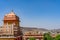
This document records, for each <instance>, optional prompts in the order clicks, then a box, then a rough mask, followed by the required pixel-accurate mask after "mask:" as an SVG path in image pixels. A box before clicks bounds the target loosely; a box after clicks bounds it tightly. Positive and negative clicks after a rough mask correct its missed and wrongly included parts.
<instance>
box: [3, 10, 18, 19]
mask: <svg viewBox="0 0 60 40" xmlns="http://www.w3.org/2000/svg"><path fill="white" fill-rule="evenodd" d="M4 20H19V17H18V16H17V15H16V14H15V13H14V12H13V11H11V12H10V13H8V14H6V15H5V16H4Z"/></svg>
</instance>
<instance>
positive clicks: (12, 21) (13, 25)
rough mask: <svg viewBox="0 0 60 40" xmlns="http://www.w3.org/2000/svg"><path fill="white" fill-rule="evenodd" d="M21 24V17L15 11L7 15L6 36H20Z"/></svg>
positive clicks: (5, 18) (5, 17)
mask: <svg viewBox="0 0 60 40" xmlns="http://www.w3.org/2000/svg"><path fill="white" fill-rule="evenodd" d="M19 22H20V21H19V17H18V16H17V15H16V14H15V13H14V12H13V11H11V12H10V13H8V14H6V15H5V16H4V20H3V23H4V25H3V28H4V29H3V30H4V35H12V36H19V35H20V26H19Z"/></svg>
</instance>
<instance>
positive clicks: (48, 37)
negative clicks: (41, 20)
mask: <svg viewBox="0 0 60 40" xmlns="http://www.w3.org/2000/svg"><path fill="white" fill-rule="evenodd" d="M44 40H53V38H52V37H51V36H50V33H45V34H44Z"/></svg>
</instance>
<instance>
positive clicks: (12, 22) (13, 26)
mask: <svg viewBox="0 0 60 40" xmlns="http://www.w3.org/2000/svg"><path fill="white" fill-rule="evenodd" d="M24 29H25V28H22V27H20V20H19V17H18V16H17V15H16V14H15V13H14V12H13V11H11V12H10V13H8V14H6V15H5V16H4V19H3V25H2V27H0V40H29V38H30V37H34V38H36V40H43V34H44V33H45V32H48V31H45V29H43V30H44V31H42V30H36V28H35V29H30V30H29V28H27V29H28V30H24Z"/></svg>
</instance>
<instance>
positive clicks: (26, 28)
mask: <svg viewBox="0 0 60 40" xmlns="http://www.w3.org/2000/svg"><path fill="white" fill-rule="evenodd" d="M21 29H22V32H26V31H33V30H36V31H43V32H52V33H58V32H60V29H52V30H48V29H45V28H32V27H21Z"/></svg>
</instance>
